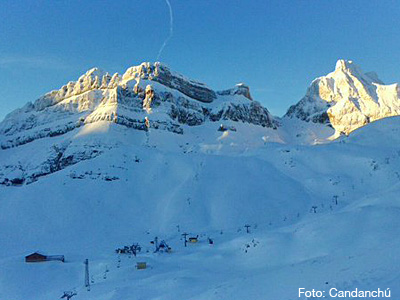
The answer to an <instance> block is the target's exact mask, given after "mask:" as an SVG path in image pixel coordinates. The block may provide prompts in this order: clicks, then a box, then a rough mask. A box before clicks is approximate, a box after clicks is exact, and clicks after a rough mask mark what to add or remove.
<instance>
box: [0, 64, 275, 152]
mask: <svg viewBox="0 0 400 300" xmlns="http://www.w3.org/2000/svg"><path fill="white" fill-rule="evenodd" d="M146 117H147V119H149V123H148V124H147V125H146V121H145V120H146ZM223 120H231V121H234V122H244V123H249V124H254V125H257V126H262V127H269V128H276V127H277V126H278V123H277V122H276V121H275V120H274V119H273V117H272V116H271V115H270V113H269V112H268V110H267V109H266V108H264V107H263V106H262V105H261V104H260V103H258V102H256V101H252V99H251V96H250V91H249V88H248V87H247V86H246V85H244V84H238V85H236V86H235V87H234V88H232V89H228V90H224V91H213V90H212V89H210V88H208V87H207V86H206V85H205V84H203V83H200V82H197V81H194V80H191V79H188V78H186V77H184V76H182V75H180V74H178V73H175V72H172V71H171V70H170V69H169V68H168V67H167V66H165V65H163V64H161V63H158V62H156V63H154V64H151V63H148V62H147V63H142V64H140V65H139V66H134V67H130V68H128V69H127V70H126V72H125V73H124V74H123V75H122V76H121V75H119V74H118V73H116V74H114V75H112V76H111V75H110V74H108V73H106V72H103V71H101V70H99V69H97V68H93V69H91V70H89V71H87V72H86V73H85V74H84V75H82V76H81V77H79V79H78V80H77V81H76V82H69V83H68V84H66V85H64V86H63V87H61V88H60V89H59V90H55V91H52V92H49V93H47V94H46V95H44V96H43V97H41V98H39V99H38V100H36V101H35V102H34V103H31V102H29V103H28V104H26V105H25V106H24V107H23V108H21V109H17V110H15V111H14V112H12V113H10V114H9V115H8V116H6V118H5V120H4V121H3V122H2V123H0V145H1V148H2V149H7V148H10V147H15V146H18V145H22V144H26V143H29V142H32V141H34V140H36V139H39V138H43V137H51V136H57V135H62V134H64V133H66V132H69V131H72V130H74V129H75V128H78V127H81V126H83V125H85V124H91V123H95V122H99V121H108V122H113V123H116V124H119V125H123V126H125V127H129V128H134V129H138V130H146V126H149V127H150V128H154V129H160V130H167V131H170V132H174V133H177V134H182V133H183V132H184V127H183V126H198V125H202V124H204V123H206V122H219V121H223Z"/></svg>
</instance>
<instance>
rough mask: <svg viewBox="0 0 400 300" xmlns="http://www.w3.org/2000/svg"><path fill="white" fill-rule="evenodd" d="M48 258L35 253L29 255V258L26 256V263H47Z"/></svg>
mask: <svg viewBox="0 0 400 300" xmlns="http://www.w3.org/2000/svg"><path fill="white" fill-rule="evenodd" d="M46 260H47V256H46V255H43V254H41V253H38V252H35V253H32V254H29V255H28V256H25V262H41V261H46Z"/></svg>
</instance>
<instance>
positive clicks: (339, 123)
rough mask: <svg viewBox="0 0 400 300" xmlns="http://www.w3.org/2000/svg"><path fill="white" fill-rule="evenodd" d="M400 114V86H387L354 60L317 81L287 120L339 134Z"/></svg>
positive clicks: (344, 61)
mask: <svg viewBox="0 0 400 300" xmlns="http://www.w3.org/2000/svg"><path fill="white" fill-rule="evenodd" d="M399 114H400V88H399V86H398V84H392V85H385V84H383V82H382V81H381V80H379V78H378V76H377V74H376V73H374V72H368V73H364V72H363V71H362V70H361V68H360V67H358V66H357V65H355V64H354V63H353V62H352V61H350V60H339V61H338V62H337V63H336V68H335V71H333V72H332V73H329V74H328V75H326V76H322V77H319V78H317V79H315V80H314V81H313V82H312V84H311V86H310V87H309V88H308V90H307V93H306V95H305V96H304V97H303V98H302V99H301V100H300V101H299V102H298V103H297V104H295V105H293V106H291V107H290V108H289V110H288V111H287V113H286V115H285V117H288V118H299V119H301V120H304V121H312V122H315V123H326V124H331V125H332V126H333V128H335V130H336V132H337V134H339V133H345V134H349V133H350V132H352V131H353V130H355V129H357V128H359V127H361V126H364V125H366V124H368V123H369V122H372V121H375V120H379V119H382V118H385V117H389V116H396V115H399Z"/></svg>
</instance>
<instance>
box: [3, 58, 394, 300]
mask: <svg viewBox="0 0 400 300" xmlns="http://www.w3.org/2000/svg"><path fill="white" fill-rule="evenodd" d="M146 118H147V119H148V122H149V123H148V125H146ZM221 124H222V125H223V128H220V125H221ZM0 128H1V129H0V130H1V133H0V141H1V145H2V147H1V149H0V212H1V213H0V245H1V247H0V299H13V300H25V299H40V300H51V299H58V298H60V297H61V296H62V294H63V291H70V290H75V291H76V293H77V295H76V296H74V297H73V298H71V299H72V300H79V299H84V300H91V299H93V300H94V299H96V300H126V299H133V300H139V299H140V300H142V299H143V300H155V299H163V300H181V299H182V300H204V299H207V300H217V299H218V300H220V299H229V300H243V299H248V300H253V299H254V300H255V299H280V300H292V299H302V300H303V299H306V297H302V298H301V297H299V294H298V292H299V288H306V289H308V290H312V289H317V290H325V291H326V297H325V298H326V299H329V297H328V296H329V294H328V291H329V290H330V289H338V290H354V289H355V288H358V289H363V290H377V289H378V288H380V289H381V290H385V289H387V288H390V289H391V293H392V297H393V298H395V297H398V296H399V295H400V272H399V270H400V265H399V263H400V260H399V259H398V253H399V251H400V240H399V239H398V238H396V237H397V236H399V234H400V230H399V229H400V226H399V225H400V224H399V220H400V210H399V207H400V204H399V201H398V193H399V192H400V174H399V171H398V170H399V168H400V149H399V147H398V143H397V142H400V138H399V137H400V136H399V134H398V133H399V132H400V118H399V117H394V118H386V119H384V120H379V121H377V122H374V123H372V124H369V125H368V126H364V127H363V128H360V129H358V130H356V131H354V132H352V134H350V135H349V136H348V137H345V136H342V137H340V138H339V139H336V140H333V141H329V142H327V137H329V136H330V135H332V134H333V129H332V128H330V127H329V126H326V124H325V123H323V124H319V123H314V122H304V121H303V120H299V119H298V118H283V119H278V118H274V117H272V116H271V115H270V114H269V112H268V110H267V109H266V108H264V107H262V106H261V105H260V104H259V103H258V102H256V101H254V100H252V99H251V96H250V92H249V89H248V87H246V86H245V85H243V84H240V85H237V86H236V87H234V88H233V89H230V90H226V91H220V92H217V91H212V90H211V89H209V88H207V87H206V86H205V85H204V84H201V83H198V82H195V81H193V80H190V79H187V78H185V77H183V76H182V75H179V74H176V73H174V72H172V71H170V70H169V69H168V68H167V67H165V66H163V65H161V64H154V65H151V64H148V63H145V64H142V65H140V66H138V67H133V68H130V69H128V71H127V72H126V73H125V74H124V75H123V76H119V75H114V76H109V75H107V73H104V72H100V71H99V70H97V69H92V70H90V71H89V72H88V73H86V74H85V75H83V76H82V77H80V79H79V80H78V81H77V82H76V83H69V84H67V85H66V86H64V87H62V88H61V89H60V90H58V91H54V92H51V93H49V94H47V95H45V96H44V97H42V98H40V99H39V100H37V101H36V102H35V103H30V104H28V105H26V106H25V107H24V108H22V109H19V110H17V111H15V112H13V113H11V114H10V115H8V116H7V117H6V119H5V120H4V121H3V122H2V123H1V124H0ZM321 138H322V139H323V142H324V143H322V144H320V141H319V140H318V139H321ZM247 225H249V226H250V227H248V226H247ZM248 228H249V233H247V229H248ZM185 232H186V233H188V234H189V237H196V236H197V237H198V243H193V244H191V243H189V245H188V246H187V247H185V246H184V243H183V240H182V233H185ZM155 237H158V239H159V240H165V241H166V242H167V243H168V245H169V246H171V248H172V252H170V253H161V252H156V253H154V249H155V248H154V240H155ZM209 238H210V239H212V240H213V244H210V243H209ZM151 241H153V244H152V243H151ZM132 243H139V244H140V246H141V247H142V251H141V252H140V253H139V254H138V256H137V257H133V256H129V255H120V256H118V255H117V254H116V253H115V249H116V248H117V247H121V246H124V245H131V244H132ZM38 250H39V251H42V252H44V253H45V254H63V255H65V258H66V261H65V263H61V262H58V261H52V262H46V263H41V264H28V263H25V262H24V256H25V255H27V254H30V253H32V252H35V251H38ZM87 258H88V259H89V262H90V263H89V265H90V283H91V290H90V291H87V289H86V288H85V286H84V265H83V263H82V262H83V260H84V259H87ZM143 261H144V262H147V264H148V268H147V269H146V270H137V269H135V264H136V263H137V262H143Z"/></svg>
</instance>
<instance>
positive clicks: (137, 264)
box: [136, 262, 147, 270]
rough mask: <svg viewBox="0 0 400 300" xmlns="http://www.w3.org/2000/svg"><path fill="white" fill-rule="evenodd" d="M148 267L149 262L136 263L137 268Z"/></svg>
mask: <svg viewBox="0 0 400 300" xmlns="http://www.w3.org/2000/svg"><path fill="white" fill-rule="evenodd" d="M146 268H147V263H146V262H137V263H136V269H138V270H144V269H146Z"/></svg>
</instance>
